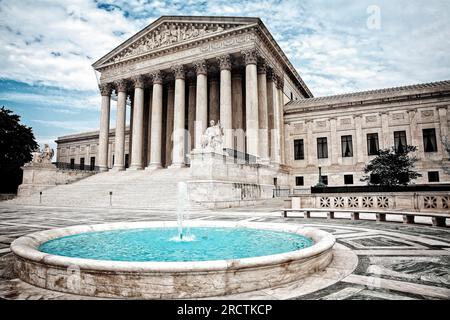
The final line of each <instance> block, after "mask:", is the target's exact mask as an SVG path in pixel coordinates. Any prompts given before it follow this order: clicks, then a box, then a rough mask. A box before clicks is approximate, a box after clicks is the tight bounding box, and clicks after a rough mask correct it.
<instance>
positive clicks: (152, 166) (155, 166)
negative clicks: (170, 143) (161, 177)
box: [145, 163, 163, 171]
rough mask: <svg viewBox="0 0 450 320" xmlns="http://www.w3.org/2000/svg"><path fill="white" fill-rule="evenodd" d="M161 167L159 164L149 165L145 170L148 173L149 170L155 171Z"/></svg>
mask: <svg viewBox="0 0 450 320" xmlns="http://www.w3.org/2000/svg"><path fill="white" fill-rule="evenodd" d="M162 168H163V167H162V165H161V164H160V163H150V164H149V165H148V166H147V167H146V168H145V170H146V171H149V170H157V169H162Z"/></svg>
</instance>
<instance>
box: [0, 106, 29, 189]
mask: <svg viewBox="0 0 450 320" xmlns="http://www.w3.org/2000/svg"><path fill="white" fill-rule="evenodd" d="M36 148H38V144H37V142H36V140H35V138H34V134H33V131H32V129H31V128H30V127H27V126H25V125H23V124H21V123H20V116H18V115H16V114H14V113H13V112H12V111H11V110H8V109H5V107H2V108H1V109H0V177H1V179H0V192H1V193H14V192H16V191H17V186H18V185H19V184H20V183H21V182H22V170H21V169H20V167H21V166H23V165H24V164H25V163H27V162H29V161H30V160H31V158H32V155H31V153H32V152H33V151H34V150H36Z"/></svg>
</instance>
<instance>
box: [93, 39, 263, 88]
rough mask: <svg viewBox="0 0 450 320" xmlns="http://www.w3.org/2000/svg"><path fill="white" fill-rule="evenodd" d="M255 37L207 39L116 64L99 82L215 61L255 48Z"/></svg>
mask: <svg viewBox="0 0 450 320" xmlns="http://www.w3.org/2000/svg"><path fill="white" fill-rule="evenodd" d="M255 41H256V35H255V34H254V33H253V32H247V33H243V34H238V35H234V36H231V37H229V38H226V39H222V38H218V39H209V40H208V41H205V42H204V43H203V44H201V45H200V46H197V47H192V48H185V49H184V50H180V51H176V52H173V53H171V54H168V55H164V56H158V57H154V58H148V59H142V60H138V61H133V62H128V63H126V64H125V63H122V64H116V65H114V66H112V67H109V68H107V69H105V70H104V71H103V72H102V74H101V79H100V80H101V82H102V83H109V82H114V81H117V80H119V79H128V78H132V77H133V76H136V75H140V74H144V75H145V74H149V73H153V72H155V71H157V70H170V69H171V68H172V66H174V65H179V64H183V65H191V64H193V63H194V62H196V61H198V60H201V59H205V60H210V59H213V60H217V57H219V56H221V55H224V54H240V52H241V50H243V49H247V48H248V49H251V48H255Z"/></svg>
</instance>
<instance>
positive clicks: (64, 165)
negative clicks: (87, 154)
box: [53, 162, 100, 172]
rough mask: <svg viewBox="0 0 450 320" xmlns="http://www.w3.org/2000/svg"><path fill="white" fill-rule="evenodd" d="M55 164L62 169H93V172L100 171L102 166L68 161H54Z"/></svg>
mask: <svg viewBox="0 0 450 320" xmlns="http://www.w3.org/2000/svg"><path fill="white" fill-rule="evenodd" d="M53 164H54V165H55V166H56V168H58V169H61V170H74V171H92V172H98V171H100V167H98V166H92V165H86V164H76V163H67V162H53Z"/></svg>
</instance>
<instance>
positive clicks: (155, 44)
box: [106, 23, 236, 63]
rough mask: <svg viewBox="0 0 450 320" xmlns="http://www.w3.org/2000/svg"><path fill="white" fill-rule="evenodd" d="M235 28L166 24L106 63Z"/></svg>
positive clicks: (229, 25)
mask: <svg viewBox="0 0 450 320" xmlns="http://www.w3.org/2000/svg"><path fill="white" fill-rule="evenodd" d="M234 27H236V25H232V24H218V23H177V24H173V23H164V24H162V25H160V26H159V27H157V28H156V29H155V30H152V31H151V32H149V33H147V34H146V35H144V36H143V37H141V38H139V39H138V40H136V41H135V42H134V43H132V44H131V45H130V46H129V47H127V48H125V49H123V50H122V51H121V52H119V53H118V54H117V55H115V56H114V57H112V58H111V59H110V60H108V61H107V62H106V63H112V62H118V61H122V60H126V59H128V58H132V57H134V56H138V55H140V54H143V53H147V52H151V51H152V50H156V49H159V48H164V47H168V46H170V45H173V44H178V43H182V42H187V41H190V40H194V39H196V38H200V37H203V36H206V35H210V34H213V33H220V32H222V31H224V30H229V29H231V28H234Z"/></svg>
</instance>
